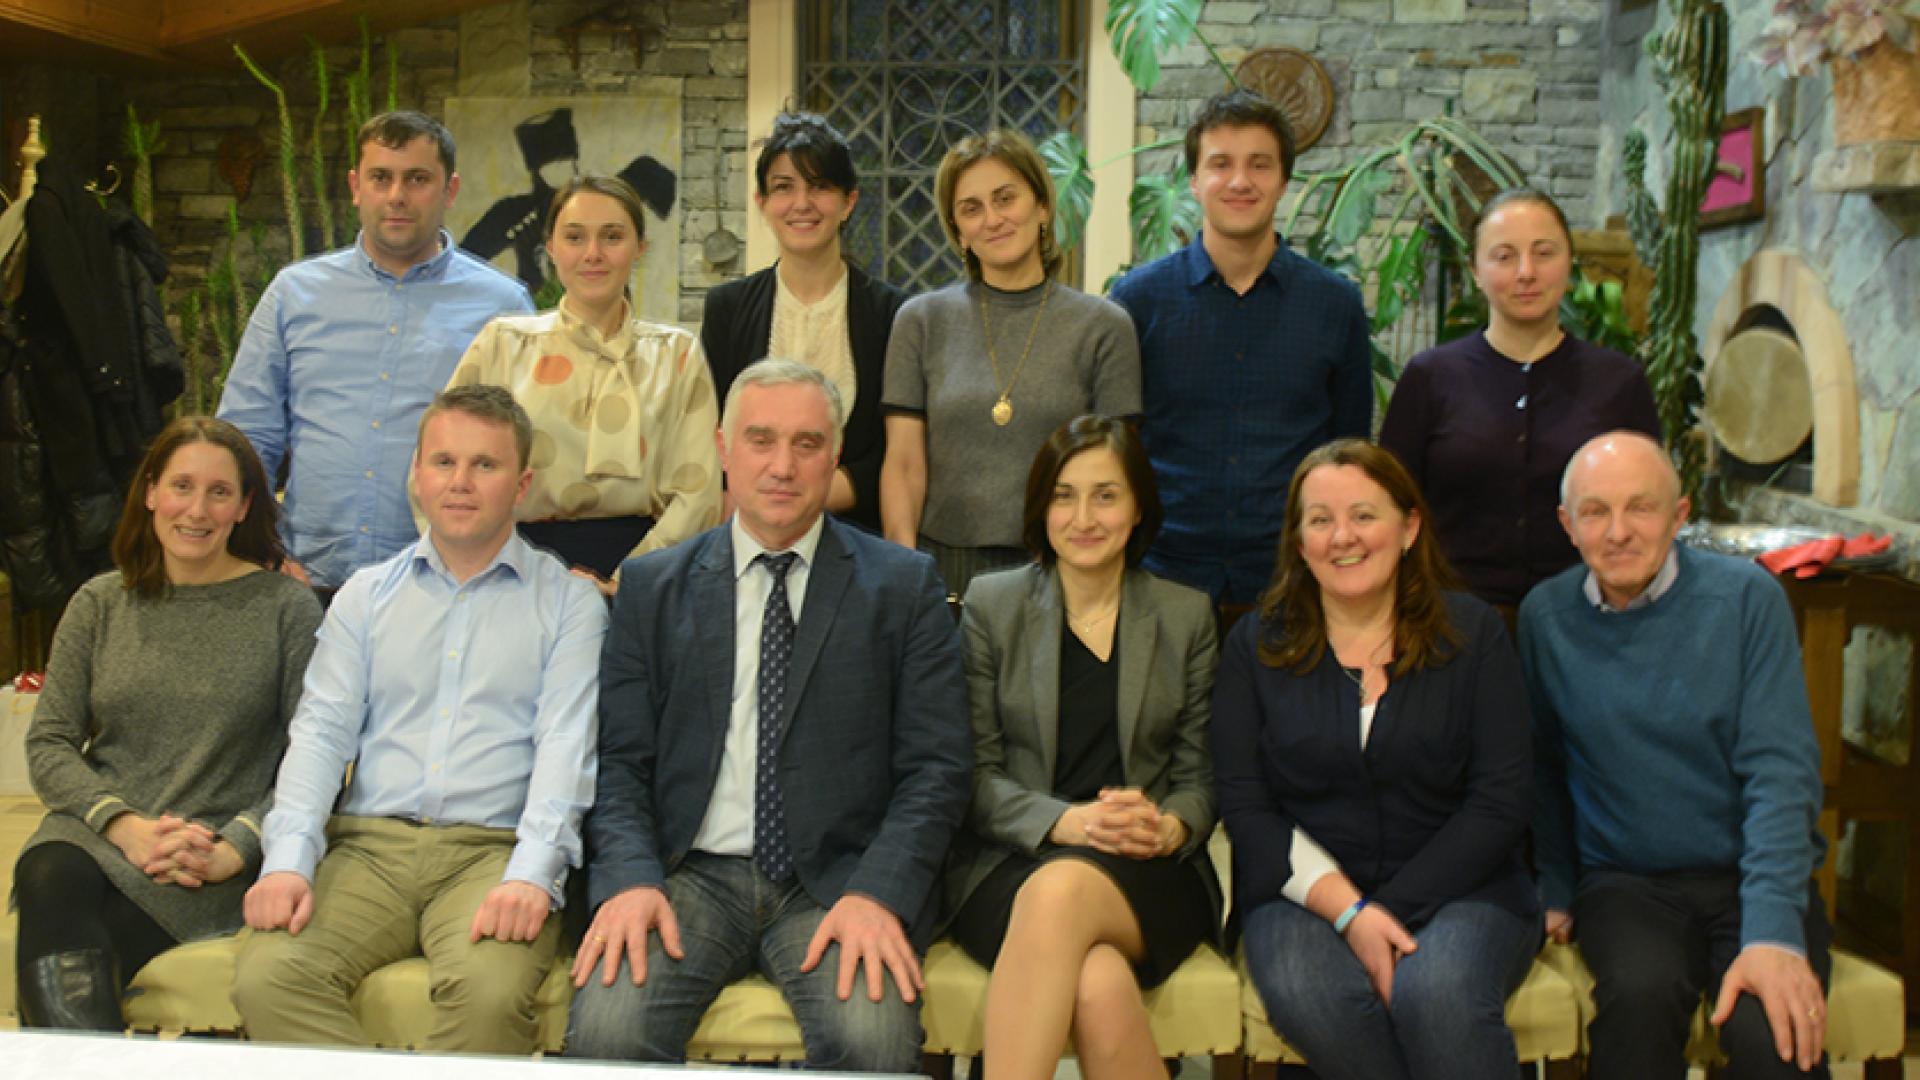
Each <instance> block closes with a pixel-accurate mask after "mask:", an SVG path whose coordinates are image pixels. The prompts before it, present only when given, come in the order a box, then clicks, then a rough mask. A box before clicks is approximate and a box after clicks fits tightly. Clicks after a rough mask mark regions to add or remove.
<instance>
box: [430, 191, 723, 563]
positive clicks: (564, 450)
mask: <svg viewBox="0 0 1920 1080" xmlns="http://www.w3.org/2000/svg"><path fill="white" fill-rule="evenodd" d="M645 250H646V235H645V218H644V217H643V216H642V210H641V202H640V198H639V196H638V195H636V194H635V193H634V191H633V189H632V188H630V187H628V186H627V185H626V184H625V183H624V182H622V181H620V180H618V179H614V178H611V177H603V176H578V177H575V178H574V179H573V180H571V181H569V182H568V183H567V184H566V185H565V186H564V187H562V188H561V189H560V191H559V193H558V194H556V195H555V196H554V199H553V208H552V211H551V212H550V213H549V214H548V215H547V254H548V256H549V257H550V258H551V259H552V260H553V268H554V272H555V274H556V275H557V276H558V277H559V279H560V282H561V284H563V285H565V286H566V294H565V295H564V296H562V297H561V299H560V303H559V306H557V307H555V308H554V309H553V310H551V311H543V312H541V313H540V314H538V315H509V316H502V317H501V318H498V319H495V320H494V321H493V322H491V323H488V324H487V326H486V328H485V329H483V330H481V331H480V336H479V337H477V338H475V339H474V342H473V344H472V346H470V347H469V348H468V349H467V354H466V356H464V357H463V358H461V361H460V365H459V367H458V368H456V369H455V370H454V373H453V379H452V381H451V382H450V383H449V384H448V385H449V386H463V385H467V384H471V383H491V384H495V385H500V386H505V387H507V388H508V389H510V390H512V391H513V396H514V397H515V398H517V399H518V400H519V402H520V404H521V405H522V406H523V407H525V409H526V410H527V414H528V415H529V416H531V417H532V418H533V427H534V435H533V456H532V460H531V464H532V466H533V486H532V488H531V489H530V490H529V491H528V492H527V497H526V501H524V502H523V503H521V505H520V511H519V513H520V520H521V525H520V531H521V533H522V535H524V536H525V537H526V538H527V539H528V540H529V541H530V542H532V543H534V544H537V545H540V546H543V547H546V548H548V549H550V550H552V551H554V552H555V553H556V554H558V555H559V556H560V557H561V558H562V559H564V560H565V561H566V562H567V563H568V564H569V565H571V566H573V567H574V568H575V569H576V572H579V573H582V574H588V575H591V576H592V577H594V578H595V579H596V580H597V581H598V582H599V584H600V586H601V589H602V590H603V591H605V592H607V593H608V594H609V595H611V593H612V591H613V586H612V579H613V576H614V573H615V572H616V570H617V569H618V568H619V565H620V562H621V561H622V560H623V559H625V558H626V557H627V556H628V555H640V554H644V553H646V552H649V551H653V550H655V549H657V548H663V547H667V546H669V545H672V544H676V543H678V542H680V541H681V540H685V539H686V538H687V537H690V536H693V535H695V534H696V533H699V532H701V531H703V530H705V529H707V528H710V527H711V526H713V525H715V524H717V523H718V522H719V520H720V463H719V458H718V454H717V451H716V449H715V446H714V438H713V434H714V431H715V430H716V429H717V428H718V427H719V409H718V405H717V403H716V401H715V399H714V392H713V379H712V376H711V375H710V374H709V373H708V370H707V363H706V358H705V356H704V355H703V354H702V353H701V351H700V341H699V339H698V338H696V337H695V336H694V335H693V334H691V333H689V332H687V331H685V330H681V329H679V328H678V327H672V326H663V325H660V324H657V323H650V322H646V321H644V320H641V319H638V318H635V317H634V314H633V309H632V307H631V306H630V305H629V303H628V300H627V291H628V290H627V284H628V281H629V279H630V278H631V277H632V273H633V264H634V262H635V261H636V260H637V259H639V257H640V254H641V252H643V251H645Z"/></svg>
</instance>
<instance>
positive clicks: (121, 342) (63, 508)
mask: <svg viewBox="0 0 1920 1080" xmlns="http://www.w3.org/2000/svg"><path fill="white" fill-rule="evenodd" d="M26 223H27V228H26V244H27V268H26V280H25V285H24V288H23V290H22V292H21V295H20V297H19V299H18V300H17V302H15V303H14V304H13V305H12V306H11V307H10V308H9V310H8V311H7V312H6V313H5V314H6V319H7V322H8V326H9V331H8V333H9V338H10V340H9V342H8V344H7V345H6V346H5V352H6V363H7V376H6V381H5V382H4V383H0V446H4V447H7V448H9V449H6V450H5V451H4V457H0V504H3V505H6V506H8V507H9V511H10V512H7V513H4V514H0V558H4V560H5V565H4V569H6V571H7V572H8V574H9V576H10V577H11V578H12V579H13V592H14V598H15V602H16V603H17V604H19V605H20V606H22V607H58V606H59V605H61V604H63V603H64V602H65V599H66V597H67V595H69V594H70V593H71V592H72V590H73V589H75V588H77V587H78V586H79V585H80V583H81V582H83V581H85V580H86V578H87V577H88V576H90V575H91V574H93V573H97V572H98V571H100V570H102V569H105V568H106V567H107V566H108V565H110V562H111V560H110V558H109V556H108V551H107V548H108V544H109V542H110V541H111V539H112V536H113V530H114V526H115V524H116V523H117V521H118V518H119V511H120V501H121V498H122V494H123V492H124V491H125V490H126V485H127V483H128V482H129V481H130V480H131V478H132V475H133V472H134V470H135V468H136V467H137V466H138V465H139V462H140V457H141V455H142V454H143V453H144V452H145V450H146V446H147V442H148V440H150V439H151V438H152V437H153V435H154V433H155V432H156V431H158V430H159V429H160V426H161V424H162V423H163V420H164V413H163V410H164V409H165V407H166V406H167V405H168V404H169V403H170V402H172V400H173V399H174V398H175V397H177V396H179V393H180V390H181V387H182V385H183V380H184V369H183V367H182V364H181V361H180V354H179V350H178V348H177V347H175V345H174V343H173V338H172V335H171V334H170V333H169V332H168V330H167V327H166V319H165V311H164V309H163V307H162V305H161V302H160V299H159V293H158V289H157V287H156V284H157V280H159V278H163V277H164V275H165V258H164V256H162V255H161V254H160V251H159V246H158V244H157V243H155V242H154V240H153V236H152V233H151V232H150V231H149V230H147V228H146V226H145V225H144V224H141V223H140V222H139V221H138V219H136V218H133V217H132V215H130V214H126V213H125V212H124V211H108V210H104V209H102V208H101V207H100V205H99V203H98V202H96V201H95V199H94V197H93V195H92V193H91V192H88V191H87V190H86V189H85V187H84V185H83V184H82V183H81V181H80V179H79V177H78V175H77V174H76V173H75V172H74V171H73V170H72V169H70V168H69V167H68V166H67V164H66V163H65V162H64V161H62V160H60V159H58V158H56V157H49V158H48V159H47V160H46V161H45V162H43V163H42V164H41V169H40V182H39V185H38V186H37V187H36V188H35V189H34V192H33V196H32V197H31V198H30V199H29V200H28V203H27V212H26ZM156 274H157V275H158V277H156ZM36 510H37V513H36V512H35V511H36Z"/></svg>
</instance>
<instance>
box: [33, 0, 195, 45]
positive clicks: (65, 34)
mask: <svg viewBox="0 0 1920 1080" xmlns="http://www.w3.org/2000/svg"><path fill="white" fill-rule="evenodd" d="M160 12H161V8H160V7H159V5H157V4H154V3H152V2H151V0H0V27H9V26H11V27H18V28H19V30H20V31H22V32H23V33H22V37H27V36H31V37H33V38H35V39H39V38H43V37H44V36H45V35H49V34H50V35H54V36H56V37H59V38H64V39H67V40H70V41H74V42H77V43H79V44H81V45H84V46H91V47H94V48H101V49H107V50H110V51H112V52H117V53H125V54H127V55H129V56H137V57H140V58H141V59H143V60H164V59H166V54H165V53H164V52H162V51H161V50H160V49H159V48H157V47H156V46H157V44H158V42H159V40H160ZM5 36H12V32H9V33H8V34H7V35H5Z"/></svg>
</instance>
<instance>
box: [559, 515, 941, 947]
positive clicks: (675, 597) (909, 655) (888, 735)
mask: <svg viewBox="0 0 1920 1080" xmlns="http://www.w3.org/2000/svg"><path fill="white" fill-rule="evenodd" d="M733 590H734V578H733V536H732V533H731V532H730V531H729V527H728V526H727V525H721V526H719V527H718V528H715V529H711V530H708V531H707V532H705V533H702V534H700V535H699V536H696V537H693V538H692V539H689V540H686V541H684V542H682V543H680V544H677V545H675V546H673V547H670V548H666V549H664V550H661V551H656V552H651V553H649V554H646V555H642V556H639V557H637V558H633V559H629V560H627V562H626V563H625V564H624V565H623V566H622V568H621V572H620V591H619V594H618V596H617V598H616V599H615V601H614V609H613V622H612V625H611V626H610V628H609V630H608V633H607V641H606V646H605V649H604V651H603V652H602V659H601V665H600V774H599V780H598V783H597V788H596V790H595V793H594V805H593V809H592V810H591V811H589V812H588V814H587V819H586V839H587V845H588V864H587V875H588V879H587V895H588V899H589V902H590V904H591V905H592V906H593V907H598V906H599V905H600V904H601V903H603V902H605V901H606V900H607V899H608V898H610V897H612V896H613V895H614V894H616V893H619V892H621V891H622V890H624V889H627V888H630V887H632V886H635V885H661V884H663V883H664V882H665V881H666V877H667V875H668V874H669V873H671V872H672V871H673V869H674V868H675V867H676V866H677V865H679V863H680V861H681V860H682V859H683V858H685V857H686V854H687V851H688V850H689V849H690V848H691V847H692V845H693V838H694V834H695V833H696V832H697V831H698V830H699V828H700V823H701V821H702V820H703V819H704V818H705V816H706V812H707V803H708V801H709V799H711V797H712V795H713V786H714V781H715V779H716V778H717V777H718V776H719V772H720V757H721V751H722V749H723V747H724V744H725V740H726V733H727V724H728V717H729V715H730V702H731V700H732V692H733V648H734V618H733V606H734V592H733ZM946 593H947V590H946V586H945V585H944V584H943V583H942V582H941V580H940V575H939V574H938V573H937V572H936V571H935V570H934V568H933V561H932V560H931V559H929V558H927V557H926V556H925V555H922V554H920V553H918V552H913V551H909V550H907V549H906V548H903V547H900V546H898V545H896V544H892V543H889V542H887V541H884V540H880V539H877V538H875V537H872V536H869V535H867V534H865V533H863V532H861V531H860V530H858V529H855V528H853V527H851V526H847V525H842V524H840V523H838V522H836V521H834V520H833V519H832V518H828V519H826V524H825V527H824V529H823V531H822V532H821V536H820V546H819V548H818V549H817V550H816V551H815V553H814V562H813V565H812V567H811V568H810V570H809V571H808V574H807V593H806V602H805V605H804V606H803V607H802V609H801V614H800V623H799V625H798V626H797V627H796V628H795V632H794V647H793V661H792V670H791V673H790V674H789V676H788V679H789V684H788V691H787V699H786V709H785V711H786V716H785V717H784V719H783V723H782V726H783V729H784V732H783V735H782V736H781V743H780V751H779V753H780V762H779V768H780V777H781V790H782V793H783V794H784V795H785V799H786V811H787V836H788V840H789V842H790V844H791V846H792V849H793V859H794V869H795V871H796V873H797V874H798V876H799V879H800V883H801V885H802V886H803V887H804V888H805V889H806V891H807V894H808V895H809V896H811V897H812V898H813V899H814V900H815V901H816V902H817V903H819V904H820V905H821V906H822V907H831V906H832V905H833V904H834V903H835V902H836V901H838V900H839V899H840V897H841V896H842V895H843V894H844V893H847V892H856V893H860V894H862V895H864V896H869V897H872V898H873V899H875V900H877V901H879V902H880V903H881V904H883V905H885V906H886V907H887V908H888V910H890V911H892V912H893V913H894V914H895V915H898V916H899V917H900V920H901V922H902V923H904V924H905V926H906V927H907V931H908V934H909V935H910V936H912V937H913V938H914V941H915V944H916V945H919V946H922V947H924V945H925V940H924V935H926V934H927V933H929V932H930V931H931V929H932V927H933V925H934V922H935V908H936V906H937V903H936V901H937V898H938V894H939V890H937V889H936V888H934V885H935V884H936V882H937V880H938V875H939V871H940V867H941V863H942V860H943V859H944V858H945V857H946V852H947V844H948V841H949V840H950V839H951V837H952V835H953V832H954V829H955V828H957V827H958V826H959V824H960V821H961V818H962V817H963V816H964V815H965V813H966V809H967V798H968V794H969V784H970V780H971V775H972V769H973V748H972V738H971V734H970V729H969V725H968V716H967V688H966V683H965V679H964V676H963V675H962V669H961V662H960V641H959V632H958V629H957V627H956V626H955V625H954V620H953V616H952V614H951V613H950V612H949V611H948V609H947V602H946Z"/></svg>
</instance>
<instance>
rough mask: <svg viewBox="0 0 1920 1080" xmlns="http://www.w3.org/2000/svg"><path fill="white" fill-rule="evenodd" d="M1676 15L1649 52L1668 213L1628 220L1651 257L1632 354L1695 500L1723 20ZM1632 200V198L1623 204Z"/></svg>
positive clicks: (1696, 1) (1691, 12)
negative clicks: (1704, 275) (1699, 335)
mask: <svg viewBox="0 0 1920 1080" xmlns="http://www.w3.org/2000/svg"><path fill="white" fill-rule="evenodd" d="M1674 9H1675V11H1674V19H1673V25H1672V26H1671V27H1669V28H1668V30H1667V32H1666V33H1664V34H1662V35H1660V36H1659V37H1657V38H1655V39H1653V40H1652V41H1651V42H1650V44H1649V45H1648V47H1647V53H1648V55H1649V56H1650V57H1651V58H1652V60H1653V64H1654V76H1655V78H1656V79H1658V80H1659V82H1660V85H1661V87H1662V88H1664V89H1665V90H1666V91H1667V110H1668V112H1669V113H1670V114H1671V115H1672V117H1673V135H1672V146H1673V165H1672V168H1670V169H1669V170H1668V173H1667V199H1666V211H1665V213H1663V214H1662V213H1658V212H1657V211H1656V212H1655V213H1654V214H1652V215H1649V214H1648V213H1647V212H1646V210H1647V207H1645V206H1642V207H1641V209H1640V211H1639V212H1638V213H1635V214H1630V215H1629V217H1628V220H1629V224H1630V225H1631V226H1633V227H1634V234H1635V235H1634V242H1635V246H1636V247H1638V248H1640V249H1641V250H1643V251H1644V250H1647V249H1648V248H1652V249H1653V250H1654V251H1655V261H1654V267H1653V271H1654V279H1653V294H1652V296H1651V297H1650V298H1649V300H1648V312H1649V313H1648V316H1647V338H1646V341H1645V342H1644V343H1642V345H1641V347H1640V359H1641V361H1642V362H1643V363H1644V364H1645V365H1646V368H1647V381H1648V382H1649V383H1651V384H1652V386H1653V398H1654V402H1655V403H1656V404H1657V405H1658V406H1659V410H1660V427H1661V429H1662V431H1663V432H1664V433H1665V435H1666V440H1667V447H1668V450H1669V452H1670V453H1671V454H1672V455H1673V459H1674V464H1675V465H1676V466H1677V467H1678V468H1679V470H1680V483H1681V486H1682V488H1683V489H1684V490H1685V491H1686V492H1687V493H1688V494H1689V495H1697V494H1698V493H1699V490H1700V470H1701V454H1700V445H1699V443H1698V441H1696V440H1695V439H1694V438H1693V437H1692V432H1693V427H1694V419H1695V410H1696V408H1697V407H1698V405H1699V403H1700V399H1701V392H1700V362H1699V349H1698V345H1697V343H1696V341H1695V339H1694V336H1693V308H1694V301H1695V298H1696V295H1697V293H1698V291H1699V282H1698V280H1697V277H1696V272H1697V270H1698V263H1699V259H1700V202H1701V200H1702V199H1703V198H1704V197H1705V195H1706V191H1707V184H1708V182H1709V181H1711V180H1712V179H1713V173H1714V168H1715V155H1714V147H1715V144H1716V143H1717V142H1718V140H1719V135H1720V122H1721V119H1722V118H1723V115H1724V113H1725V111H1726V87H1727V12H1726V9H1725V8H1723V7H1721V6H1720V5H1719V4H1718V3H1717V2H1715V0H1674ZM1644 192H1645V188H1644V186H1642V187H1641V193H1642V195H1644ZM1632 202H1633V199H1632V198H1631V197H1630V198H1629V205H1630V206H1631V205H1632ZM1650 222H1651V223H1652V224H1655V225H1658V226H1660V229H1659V235H1658V237H1649V236H1646V235H1643V233H1642V230H1644V229H1645V228H1647V227H1648V225H1649V223H1650Z"/></svg>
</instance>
